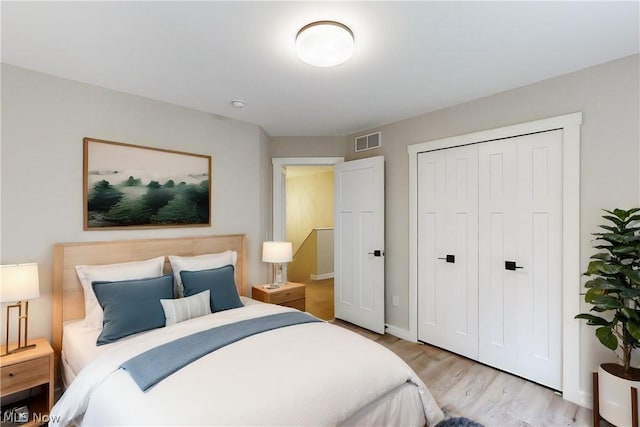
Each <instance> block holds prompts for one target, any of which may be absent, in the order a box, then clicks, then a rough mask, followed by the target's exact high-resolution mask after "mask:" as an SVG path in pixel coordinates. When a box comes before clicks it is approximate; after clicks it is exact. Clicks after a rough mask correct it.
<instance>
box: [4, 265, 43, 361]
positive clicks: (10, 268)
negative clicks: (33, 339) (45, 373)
mask: <svg viewBox="0 0 640 427" xmlns="http://www.w3.org/2000/svg"><path fill="white" fill-rule="evenodd" d="M39 296H40V285H39V282H38V264H36V263H30V264H12V265H0V302H3V303H5V302H12V303H14V304H9V305H7V335H6V343H5V352H4V355H7V354H11V353H17V352H19V351H23V350H27V349H29V348H33V347H35V344H31V345H28V343H27V335H28V334H27V331H28V317H29V300H30V299H32V298H38V297H39ZM12 308H17V309H18V347H16V348H13V349H11V350H9V314H10V312H11V309H12ZM23 323H24V331H23V326H22V325H23Z"/></svg>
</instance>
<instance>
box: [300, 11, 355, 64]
mask: <svg viewBox="0 0 640 427" xmlns="http://www.w3.org/2000/svg"><path fill="white" fill-rule="evenodd" d="M353 41H354V37H353V32H351V30H350V29H349V27H347V26H346V25H344V24H341V23H339V22H336V21H316V22H312V23H310V24H307V25H305V26H304V27H302V28H301V29H300V31H298V34H297V35H296V51H297V53H298V56H299V57H300V59H302V60H303V61H304V62H306V63H307V64H311V65H315V66H316V67H332V66H334V65H338V64H342V63H343V62H345V61H346V60H347V59H349V58H351V55H353Z"/></svg>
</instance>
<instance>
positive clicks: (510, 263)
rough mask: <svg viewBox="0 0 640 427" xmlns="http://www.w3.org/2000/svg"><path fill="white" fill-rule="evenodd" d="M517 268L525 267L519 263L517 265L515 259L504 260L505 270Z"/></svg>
mask: <svg viewBox="0 0 640 427" xmlns="http://www.w3.org/2000/svg"><path fill="white" fill-rule="evenodd" d="M516 268H524V267H520V266H519V265H516V262H515V261H505V262H504V269H505V270H509V271H516Z"/></svg>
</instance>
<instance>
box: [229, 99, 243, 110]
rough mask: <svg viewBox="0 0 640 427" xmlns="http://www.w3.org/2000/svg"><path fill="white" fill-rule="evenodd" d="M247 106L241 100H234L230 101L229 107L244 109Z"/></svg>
mask: <svg viewBox="0 0 640 427" xmlns="http://www.w3.org/2000/svg"><path fill="white" fill-rule="evenodd" d="M246 105H247V103H246V102H244V101H243V100H242V99H234V100H233V101H231V106H232V107H233V108H238V109H240V108H244V107H245V106H246Z"/></svg>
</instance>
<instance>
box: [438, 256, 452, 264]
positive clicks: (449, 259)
mask: <svg viewBox="0 0 640 427" xmlns="http://www.w3.org/2000/svg"><path fill="white" fill-rule="evenodd" d="M438 259H443V260H445V261H447V262H450V263H452V264H455V262H456V256H455V255H447V256H446V258H438Z"/></svg>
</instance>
